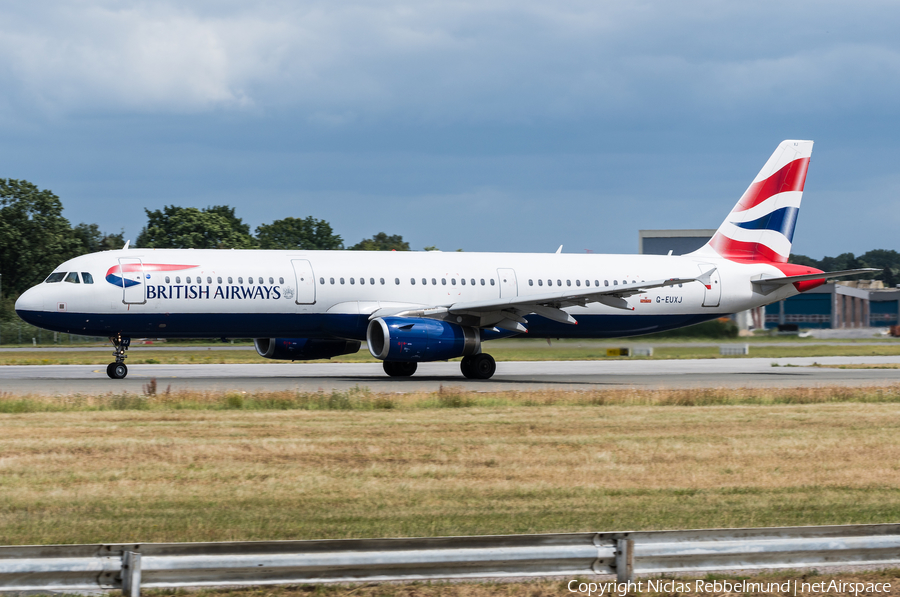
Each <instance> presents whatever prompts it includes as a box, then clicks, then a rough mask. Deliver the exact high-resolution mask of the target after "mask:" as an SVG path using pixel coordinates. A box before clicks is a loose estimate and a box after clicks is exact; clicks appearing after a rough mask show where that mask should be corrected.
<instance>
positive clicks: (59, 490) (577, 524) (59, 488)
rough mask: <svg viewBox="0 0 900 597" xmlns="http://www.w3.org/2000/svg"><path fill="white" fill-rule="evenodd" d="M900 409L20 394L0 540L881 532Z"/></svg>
mask: <svg viewBox="0 0 900 597" xmlns="http://www.w3.org/2000/svg"><path fill="white" fill-rule="evenodd" d="M704 392H705V393H704ZM765 392H768V393H765ZM879 392H880V393H879ZM898 395H900V388H888V389H883V388H882V389H880V390H878V389H871V390H866V389H860V390H846V389H844V390H840V391H838V390H829V389H810V390H768V391H763V393H762V394H760V393H759V392H752V391H748V393H747V394H745V395H743V396H741V395H739V394H733V393H731V392H728V393H726V392H724V391H719V393H718V394H717V393H716V391H702V392H699V393H698V392H696V391H694V392H691V391H682V392H667V391H657V392H656V393H654V392H653V391H643V392H631V393H629V392H628V391H619V393H615V392H611V393H607V394H603V395H602V396H601V395H600V394H581V395H579V394H565V393H551V394H531V395H526V394H507V395H496V396H485V395H480V394H463V393H460V392H457V391H455V390H452V389H446V390H445V391H443V392H441V393H439V394H436V395H421V396H409V395H407V396H392V395H387V396H379V395H372V394H368V393H366V392H365V391H363V390H359V391H357V392H355V393H349V394H346V395H340V394H332V395H319V397H318V398H316V397H315V395H312V396H310V395H295V396H294V398H293V400H294V401H295V402H296V401H299V402H298V403H295V404H293V405H292V404H291V403H290V400H291V397H290V396H287V395H278V396H273V395H268V396H266V395H262V396H246V395H244V396H238V395H231V396H229V395H218V396H215V395H184V396H169V397H165V396H157V397H150V398H148V397H142V398H139V397H118V398H117V397H114V396H109V397H75V398H72V399H70V400H75V401H76V402H71V403H60V402H58V403H57V404H56V406H55V407H54V405H53V404H52V400H54V399H50V398H41V399H38V398H31V399H27V400H31V401H32V402H31V403H29V404H31V405H32V406H34V405H35V404H44V405H45V406H46V408H45V409H44V410H45V411H55V412H19V413H7V414H0V544H34V543H42V544H47V543H92V542H132V541H133V542H149V541H219V540H251V539H260V540H261V539H267V540H270V539H304V538H343V537H391V536H435V535H456V534H488V533H530V532H551V531H587V530H607V531H608V530H619V529H663V528H703V527H719V526H721V527H743V526H769V525H794V524H843V523H879V522H890V521H896V520H898V518H900V433H898V431H900V402H898ZM279 396H280V398H279ZM17 400H18V399H17ZM17 400H12V399H11V398H9V397H5V398H2V399H0V403H4V404H8V405H11V404H15V403H16V402H17ZM56 400H57V401H60V400H63V399H56ZM78 400H80V401H81V402H80V403H78V402H77V401H78ZM104 400H106V401H107V402H104ZM116 400H119V402H118V403H117V402H115V401H116ZM267 400H268V402H266V401H267ZM278 400H281V402H278ZM42 401H43V402H42ZM167 401H168V402H167ZM303 401H305V403H304V402H303ZM18 403H19V404H25V403H24V402H22V401H21V400H18ZM703 404H706V405H705V406H704V405H703ZM98 408H103V409H106V410H96V409H98ZM92 409H93V410H92ZM13 410H14V409H13ZM20 410H25V411H27V410H29V409H28V408H22V409H20ZM31 410H35V409H34V408H32V409H31Z"/></svg>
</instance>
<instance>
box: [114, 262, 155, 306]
mask: <svg viewBox="0 0 900 597" xmlns="http://www.w3.org/2000/svg"><path fill="white" fill-rule="evenodd" d="M115 274H118V276H116V275H115ZM113 277H114V278H118V279H119V281H118V284H121V285H122V302H123V303H125V304H126V305H143V304H144V303H146V302H147V284H146V280H145V279H144V264H143V263H142V262H141V260H140V259H138V258H137V257H120V258H119V267H118V268H116V269H114V270H113Z"/></svg>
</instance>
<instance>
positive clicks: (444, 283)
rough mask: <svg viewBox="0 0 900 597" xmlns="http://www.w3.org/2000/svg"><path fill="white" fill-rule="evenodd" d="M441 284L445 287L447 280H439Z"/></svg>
mask: <svg viewBox="0 0 900 597" xmlns="http://www.w3.org/2000/svg"><path fill="white" fill-rule="evenodd" d="M441 284H443V285H444V286H446V285H447V278H441Z"/></svg>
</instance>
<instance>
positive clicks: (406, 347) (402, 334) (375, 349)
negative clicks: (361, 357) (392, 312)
mask: <svg viewBox="0 0 900 597" xmlns="http://www.w3.org/2000/svg"><path fill="white" fill-rule="evenodd" d="M366 340H368V342H369V352H371V353H372V356H373V357H375V358H376V359H381V360H383V361H406V362H426V361H446V360H447V359H453V358H456V357H464V356H468V355H473V354H478V352H480V350H481V331H480V330H479V329H477V328H472V327H463V326H461V325H456V324H455V323H448V322H446V321H438V320H435V319H425V318H413V317H378V318H376V319H373V320H372V321H370V322H369V327H368V329H367V330H366Z"/></svg>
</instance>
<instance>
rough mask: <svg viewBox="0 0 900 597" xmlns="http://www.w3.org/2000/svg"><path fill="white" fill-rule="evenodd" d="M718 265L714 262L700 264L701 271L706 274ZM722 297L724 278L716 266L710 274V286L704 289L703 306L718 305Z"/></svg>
mask: <svg viewBox="0 0 900 597" xmlns="http://www.w3.org/2000/svg"><path fill="white" fill-rule="evenodd" d="M715 267H716V266H715V265H713V264H712V263H701V264H700V273H701V274H705V273H706V272H708V271H709V270H711V269H713V268H715ZM721 299H722V280H721V278H720V277H719V270H718V268H716V271H714V272H713V273H712V274H710V276H709V287H708V288H704V291H703V306H704V307H718V306H719V301H720V300H721Z"/></svg>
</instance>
